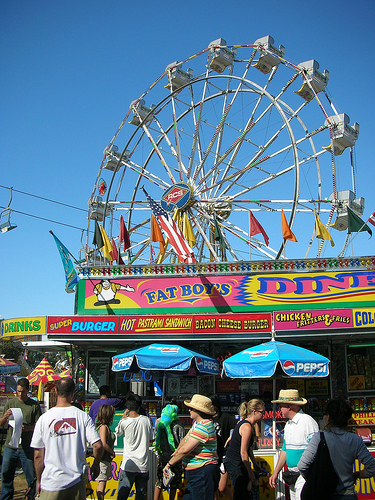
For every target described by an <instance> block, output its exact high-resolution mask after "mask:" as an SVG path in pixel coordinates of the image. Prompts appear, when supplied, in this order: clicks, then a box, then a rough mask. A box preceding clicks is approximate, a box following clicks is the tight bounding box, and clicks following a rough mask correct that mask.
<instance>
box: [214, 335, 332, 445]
mask: <svg viewBox="0 0 375 500" xmlns="http://www.w3.org/2000/svg"><path fill="white" fill-rule="evenodd" d="M277 373H281V374H284V375H288V376H289V377H299V378H304V377H307V378H310V377H327V376H328V374H329V359H328V358H326V357H324V356H321V355H320V354H316V353H315V352H313V351H309V350H308V349H304V348H303V347H297V346H295V345H291V344H285V343H284V342H279V341H277V340H275V339H274V338H273V339H272V340H271V341H270V342H266V343H264V344H260V345H257V346H254V347H250V348H249V349H245V350H244V351H241V352H239V353H237V354H235V355H234V356H231V357H230V358H228V359H226V360H225V361H224V363H223V371H222V374H225V375H227V376H228V377H231V378H271V377H273V398H274V399H276V378H275V377H274V375H275V374H277ZM272 443H273V444H272V446H273V448H274V449H276V420H275V415H274V417H273V426H272Z"/></svg>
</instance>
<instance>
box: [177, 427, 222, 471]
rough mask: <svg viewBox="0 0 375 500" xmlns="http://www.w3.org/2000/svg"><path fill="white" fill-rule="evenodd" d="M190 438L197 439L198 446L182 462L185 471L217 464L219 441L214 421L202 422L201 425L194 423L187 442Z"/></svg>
mask: <svg viewBox="0 0 375 500" xmlns="http://www.w3.org/2000/svg"><path fill="white" fill-rule="evenodd" d="M190 437H191V438H193V439H196V440H197V441H198V445H197V446H196V447H195V448H194V450H192V451H191V452H190V453H188V454H187V455H186V456H185V457H184V459H183V461H182V462H183V464H184V466H185V469H186V470H191V469H198V468H199V467H203V466H204V465H208V464H216V463H217V441H216V431H215V427H214V424H213V422H212V420H201V421H200V422H199V423H198V422H194V424H193V426H192V428H191V429H190V431H189V432H188V434H187V436H186V438H185V441H187V440H188V439H189V438H190Z"/></svg>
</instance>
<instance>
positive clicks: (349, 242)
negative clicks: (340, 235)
mask: <svg viewBox="0 0 375 500" xmlns="http://www.w3.org/2000/svg"><path fill="white" fill-rule="evenodd" d="M370 218H371V216H370V217H369V218H368V219H367V221H366V222H364V223H363V224H362V226H361V227H360V228H359V229H358V231H356V232H355V235H354V236H352V237H351V238H350V240H349V241H348V242H347V243H346V245H345V246H344V248H343V249H342V250H341V253H342V254H344V252H345V250H346V249H347V248H348V246H349V245H350V244H351V245H352V244H353V240H354V238H355V237H356V236H357V235H358V233H360V232H361V231H362V229H363V228H364V227H365V226H367V223H368V221H369V220H370ZM350 234H352V233H350Z"/></svg>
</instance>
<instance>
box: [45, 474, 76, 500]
mask: <svg viewBox="0 0 375 500" xmlns="http://www.w3.org/2000/svg"><path fill="white" fill-rule="evenodd" d="M39 499H40V500H86V479H84V480H83V481H79V482H78V483H77V484H74V485H73V486H70V488H67V489H65V490H62V491H46V490H42V491H41V492H40V497H39Z"/></svg>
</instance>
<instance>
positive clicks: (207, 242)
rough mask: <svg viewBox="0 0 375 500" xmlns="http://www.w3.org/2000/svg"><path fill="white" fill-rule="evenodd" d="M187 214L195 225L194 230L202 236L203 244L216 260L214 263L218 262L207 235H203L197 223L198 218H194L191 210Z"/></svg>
mask: <svg viewBox="0 0 375 500" xmlns="http://www.w3.org/2000/svg"><path fill="white" fill-rule="evenodd" d="M189 214H190V217H191V219H192V220H193V221H194V223H195V225H196V228H197V230H198V232H199V233H200V235H201V236H202V238H203V240H204V242H205V243H206V245H207V247H208V249H209V251H210V252H211V253H212V256H213V258H214V259H215V260H216V262H219V257H218V255H217V253H216V252H215V250H214V248H213V246H212V245H211V243H210V241H209V239H208V238H207V235H206V233H205V231H204V230H203V229H202V226H201V225H200V223H199V221H198V217H196V216H195V215H194V214H193V213H192V211H191V210H189Z"/></svg>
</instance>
